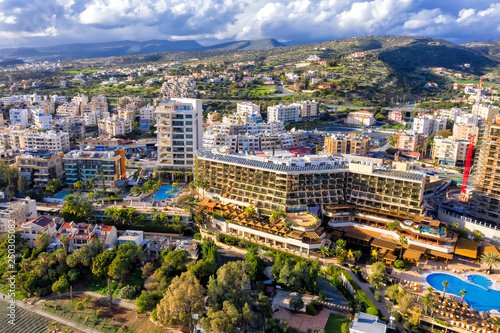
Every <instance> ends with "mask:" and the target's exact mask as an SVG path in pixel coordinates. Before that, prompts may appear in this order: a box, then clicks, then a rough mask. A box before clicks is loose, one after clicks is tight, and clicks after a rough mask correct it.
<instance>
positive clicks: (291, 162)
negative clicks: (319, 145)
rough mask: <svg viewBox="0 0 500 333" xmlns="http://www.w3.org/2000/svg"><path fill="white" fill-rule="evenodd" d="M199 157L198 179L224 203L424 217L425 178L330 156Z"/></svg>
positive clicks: (213, 152)
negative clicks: (350, 207)
mask: <svg viewBox="0 0 500 333" xmlns="http://www.w3.org/2000/svg"><path fill="white" fill-rule="evenodd" d="M196 155H197V169H196V170H195V172H196V179H198V180H202V181H204V182H206V183H207V184H208V185H209V189H208V190H207V192H208V193H209V194H210V195H212V196H215V197H219V198H220V199H221V200H222V201H224V200H228V201H230V202H234V203H241V204H243V205H248V204H254V205H256V206H257V207H259V208H261V209H263V210H264V211H267V212H270V211H271V210H272V209H275V208H279V209H282V210H284V211H287V212H293V211H306V210H307V209H308V207H321V206H323V205H327V204H343V203H351V204H356V205H360V206H366V207H373V208H378V209H387V210H400V211H406V212H410V213H415V214H421V213H422V200H423V199H422V198H423V190H424V186H425V175H423V174H419V173H411V172H402V171H391V170H385V169H382V168H380V167H378V166H376V165H373V164H371V163H369V162H358V163H359V164H358V163H356V162H348V160H347V159H344V158H342V157H332V156H328V155H306V156H304V157H300V158H299V157H290V156H279V155H277V156H274V157H271V156H268V155H260V156H259V155H255V156H253V155H243V154H225V153H222V152H220V151H219V150H217V149H207V148H203V149H200V150H198V151H197V153H196ZM361 163H363V164H361Z"/></svg>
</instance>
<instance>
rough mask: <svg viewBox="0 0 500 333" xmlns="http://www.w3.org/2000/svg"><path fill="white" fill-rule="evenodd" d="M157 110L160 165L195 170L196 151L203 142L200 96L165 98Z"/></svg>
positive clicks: (174, 168) (178, 169) (180, 169)
mask: <svg viewBox="0 0 500 333" xmlns="http://www.w3.org/2000/svg"><path fill="white" fill-rule="evenodd" d="M155 114H156V125H155V126H156V134H157V139H158V143H157V147H158V163H159V165H160V166H162V167H168V169H169V170H172V171H175V170H177V171H183V170H184V171H186V170H192V167H193V165H194V152H195V151H196V150H197V149H198V148H201V147H202V145H203V128H202V125H203V108H202V102H201V99H190V98H172V99H171V100H164V101H163V102H161V103H160V104H159V105H158V106H157V107H156V110H155Z"/></svg>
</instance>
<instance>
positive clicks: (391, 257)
mask: <svg viewBox="0 0 500 333" xmlns="http://www.w3.org/2000/svg"><path fill="white" fill-rule="evenodd" d="M397 258H398V257H396V256H395V255H394V254H390V253H386V254H385V255H384V257H383V258H382V259H384V260H386V261H396V259H397Z"/></svg>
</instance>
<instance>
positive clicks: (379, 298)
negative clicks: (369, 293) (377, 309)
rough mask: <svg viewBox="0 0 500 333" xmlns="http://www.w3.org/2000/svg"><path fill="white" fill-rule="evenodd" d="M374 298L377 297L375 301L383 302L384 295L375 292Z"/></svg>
mask: <svg viewBox="0 0 500 333" xmlns="http://www.w3.org/2000/svg"><path fill="white" fill-rule="evenodd" d="M373 296H375V299H376V300H377V301H378V302H380V301H381V300H382V294H380V293H379V292H378V291H375V293H373Z"/></svg>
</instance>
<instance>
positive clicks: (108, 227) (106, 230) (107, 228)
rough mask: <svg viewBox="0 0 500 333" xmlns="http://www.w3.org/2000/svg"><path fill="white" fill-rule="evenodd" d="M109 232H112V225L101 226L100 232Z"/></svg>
mask: <svg viewBox="0 0 500 333" xmlns="http://www.w3.org/2000/svg"><path fill="white" fill-rule="evenodd" d="M111 230H113V226H112V225H103V226H102V227H101V231H104V232H110V231H111Z"/></svg>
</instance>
